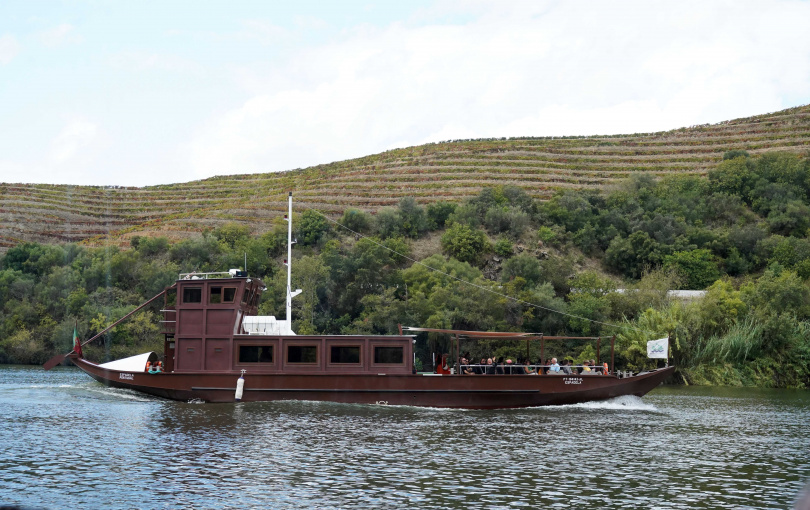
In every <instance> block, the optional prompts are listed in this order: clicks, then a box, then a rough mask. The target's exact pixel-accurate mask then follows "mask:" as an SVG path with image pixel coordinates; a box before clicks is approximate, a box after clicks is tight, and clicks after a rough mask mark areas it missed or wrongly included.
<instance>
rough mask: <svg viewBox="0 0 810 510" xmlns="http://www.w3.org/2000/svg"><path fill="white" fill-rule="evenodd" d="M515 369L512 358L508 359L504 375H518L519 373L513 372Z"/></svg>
mask: <svg viewBox="0 0 810 510" xmlns="http://www.w3.org/2000/svg"><path fill="white" fill-rule="evenodd" d="M513 368H515V367H513V366H512V358H509V359H507V360H506V364H505V365H504V367H503V369H504V373H505V374H509V375H512V374H513V373H517V372H512V369H513Z"/></svg>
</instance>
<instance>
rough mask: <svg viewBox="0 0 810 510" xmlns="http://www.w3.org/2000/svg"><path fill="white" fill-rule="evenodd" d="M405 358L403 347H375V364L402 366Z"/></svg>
mask: <svg viewBox="0 0 810 510" xmlns="http://www.w3.org/2000/svg"><path fill="white" fill-rule="evenodd" d="M403 358H404V354H403V349H402V347H374V363H379V364H381V365H401V364H402V360H403Z"/></svg>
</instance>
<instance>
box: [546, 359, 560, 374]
mask: <svg viewBox="0 0 810 510" xmlns="http://www.w3.org/2000/svg"><path fill="white" fill-rule="evenodd" d="M548 373H549V374H559V373H560V364H559V363H557V358H551V364H550V366H549V367H548Z"/></svg>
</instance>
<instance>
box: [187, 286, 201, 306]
mask: <svg viewBox="0 0 810 510" xmlns="http://www.w3.org/2000/svg"><path fill="white" fill-rule="evenodd" d="M183 303H202V287H183Z"/></svg>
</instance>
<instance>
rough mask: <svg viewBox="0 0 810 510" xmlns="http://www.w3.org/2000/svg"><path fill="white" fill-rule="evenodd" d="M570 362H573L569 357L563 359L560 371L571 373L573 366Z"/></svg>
mask: <svg viewBox="0 0 810 510" xmlns="http://www.w3.org/2000/svg"><path fill="white" fill-rule="evenodd" d="M569 363H571V362H570V361H568V360H567V359H564V360H563V362H562V366H560V371H562V373H563V374H566V375H571V367H570V366H568V365H569Z"/></svg>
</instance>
